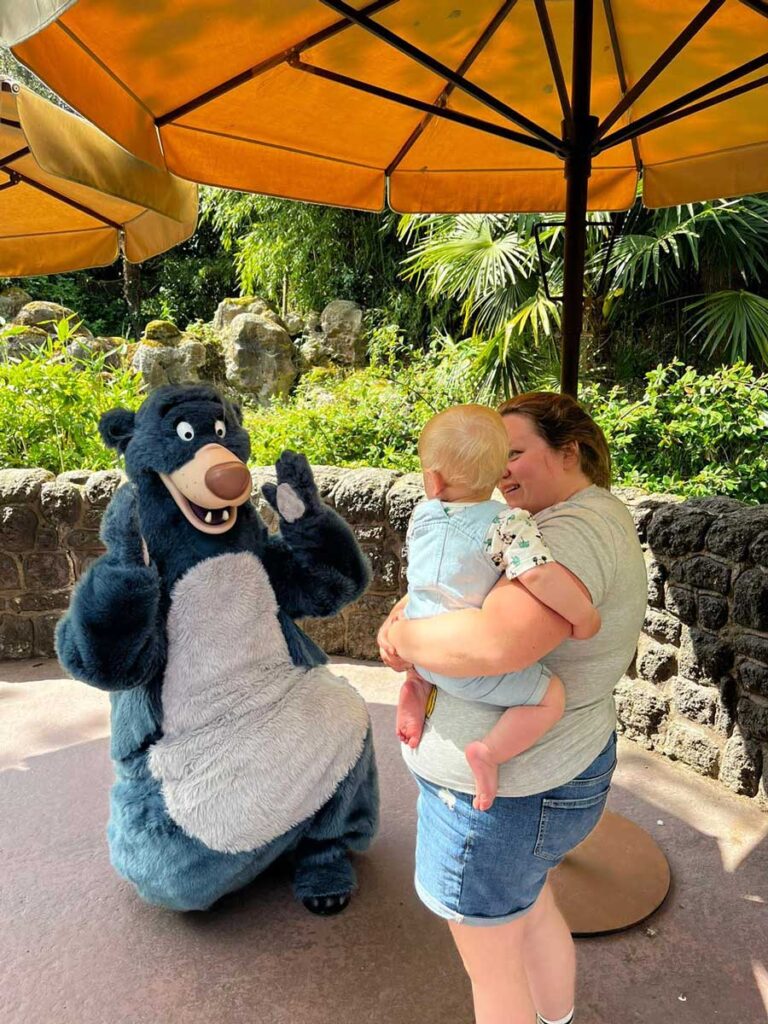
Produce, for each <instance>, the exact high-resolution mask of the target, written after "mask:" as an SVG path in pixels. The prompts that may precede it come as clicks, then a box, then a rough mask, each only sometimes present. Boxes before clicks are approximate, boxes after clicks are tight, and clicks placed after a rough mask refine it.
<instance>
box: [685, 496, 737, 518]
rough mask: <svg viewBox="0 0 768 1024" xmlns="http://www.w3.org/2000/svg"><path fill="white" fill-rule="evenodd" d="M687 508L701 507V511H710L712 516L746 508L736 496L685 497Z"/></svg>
mask: <svg viewBox="0 0 768 1024" xmlns="http://www.w3.org/2000/svg"><path fill="white" fill-rule="evenodd" d="M685 504H686V506H687V507H688V508H693V509H701V510H702V511H703V512H711V513H712V515H713V516H722V515H727V514H728V513H729V512H739V511H740V510H741V509H743V508H746V506H745V504H744V502H743V501H737V500H736V498H725V497H722V496H718V497H716V498H687V499H686V502H685Z"/></svg>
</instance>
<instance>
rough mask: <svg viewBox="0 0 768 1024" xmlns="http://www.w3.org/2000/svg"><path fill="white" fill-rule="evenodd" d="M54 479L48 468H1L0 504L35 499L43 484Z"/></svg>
mask: <svg viewBox="0 0 768 1024" xmlns="http://www.w3.org/2000/svg"><path fill="white" fill-rule="evenodd" d="M53 479H54V476H53V473H49V472H48V470H47V469H0V505H5V504H11V505H12V504H22V503H23V504H27V503H28V502H31V501H34V500H35V499H36V498H37V497H38V496H39V494H40V489H41V488H42V486H43V484H44V483H47V482H48V481H49V480H53Z"/></svg>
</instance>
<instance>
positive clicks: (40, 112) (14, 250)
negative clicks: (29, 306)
mask: <svg viewBox="0 0 768 1024" xmlns="http://www.w3.org/2000/svg"><path fill="white" fill-rule="evenodd" d="M196 221H197V189H196V187H195V186H194V185H192V184H190V183H189V182H187V181H181V180H180V179H178V178H175V177H173V176H172V175H170V174H168V173H167V171H164V170H159V169H158V168H157V167H153V166H151V165H150V164H146V163H144V162H143V161H142V160H138V159H137V158H136V157H134V156H132V155H131V154H130V153H127V152H126V151H125V150H124V149H123V148H122V147H120V146H118V145H116V144H115V143H114V142H113V141H112V139H109V138H107V136H106V135H103V134H102V133H101V132H100V131H98V130H97V129H96V128H94V127H93V125H90V124H88V123H87V122H85V121H83V119H82V118H80V117H77V116H75V115H74V114H70V113H68V112H67V111H65V110H62V109H61V108H59V107H57V106H55V105H54V104H53V103H50V102H49V101H48V100H45V99H42V98H41V97H40V96H36V95H35V94H34V93H33V92H30V90H28V89H25V88H23V87H22V86H19V85H16V84H15V83H13V82H10V81H8V80H6V79H2V80H0V275H2V276H4V277H22V276H26V275H30V274H54V273H59V272H61V271H66V270H81V269H83V268H84V267H94V266H104V265H106V264H109V263H112V262H113V261H114V260H115V259H116V257H117V255H118V252H119V249H120V246H121V245H122V249H123V251H124V253H125V256H126V259H127V260H129V261H130V262H131V263H140V262H141V261H142V260H145V259H147V258H148V257H149V256H154V255H156V254H157V253H159V252H163V251H164V250H166V249H170V248H171V247H172V246H174V245H176V244H177V243H178V242H181V241H183V240H184V239H185V238H188V237H189V236H190V235H191V234H192V232H193V231H194V230H195V224H196Z"/></svg>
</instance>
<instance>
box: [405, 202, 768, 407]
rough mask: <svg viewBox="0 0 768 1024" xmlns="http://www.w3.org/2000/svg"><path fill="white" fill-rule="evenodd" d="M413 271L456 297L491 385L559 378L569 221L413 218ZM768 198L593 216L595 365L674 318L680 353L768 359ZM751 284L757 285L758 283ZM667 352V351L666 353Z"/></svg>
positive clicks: (439, 293) (589, 351) (409, 220)
mask: <svg viewBox="0 0 768 1024" xmlns="http://www.w3.org/2000/svg"><path fill="white" fill-rule="evenodd" d="M399 232H400V235H401V237H402V238H403V239H404V240H405V241H406V243H407V244H408V245H409V247H410V251H409V255H408V257H407V259H406V260H405V262H404V270H405V276H406V277H407V278H411V279H414V280H415V281H416V282H417V283H418V284H419V286H420V287H422V288H424V289H426V290H427V292H428V294H429V296H430V297H431V298H432V299H433V300H434V299H437V298H445V297H450V298H452V299H453V300H454V301H456V302H458V303H459V304H460V307H461V311H462V315H463V323H464V327H465V329H466V330H470V331H471V336H472V338H473V339H474V344H475V349H476V360H477V364H478V367H479V368H480V369H481V371H482V378H483V381H484V387H485V390H486V391H489V392H494V393H509V392H513V391H515V390H518V389H519V388H521V387H525V386H527V385H528V384H529V383H530V381H531V379H532V374H535V375H536V377H537V378H538V379H539V381H540V382H541V380H542V378H543V379H544V380H546V379H547V377H551V378H552V379H553V380H554V379H556V377H557V359H558V351H557V346H556V344H555V335H556V333H557V328H558V326H559V323H560V311H559V305H558V303H557V301H556V297H557V295H558V294H559V292H560V290H561V285H562V270H563V262H562V247H563V226H562V219H561V218H559V219H558V218H555V219H552V218H550V219H548V220H543V219H542V218H541V217H538V216H532V215H530V214H528V215H513V214H487V215H477V214H475V215H459V216H455V215H433V216H414V215H410V216H405V217H402V218H401V220H400V224H399ZM766 251H768V197H765V196H746V197H744V198H741V199H732V200H724V199H721V200H714V201H711V202H706V203H696V204H692V205H689V206H684V207H673V208H670V209H664V210H648V209H645V208H644V207H642V205H641V204H640V203H639V202H638V203H637V204H636V205H635V206H633V207H632V209H631V210H630V211H629V212H628V213H626V214H598V215H593V216H592V217H591V223H590V227H589V229H588V232H587V258H586V274H585V285H584V290H585V335H586V342H587V343H586V344H585V346H584V357H585V362H586V363H587V365H586V366H585V368H584V369H585V370H586V371H587V372H589V370H590V369H592V370H593V371H594V370H595V368H596V367H598V366H599V364H600V363H602V364H608V366H609V367H611V366H612V367H613V371H614V373H613V375H614V376H615V375H616V373H615V371H616V364H617V363H618V362H620V361H621V359H622V358H624V356H625V355H626V353H625V352H624V351H623V347H622V345H621V341H622V339H623V338H625V337H627V336H629V337H635V336H637V335H638V334H644V333H646V332H647V330H648V327H649V325H650V327H651V329H652V330H653V327H654V324H655V325H656V330H657V340H656V347H657V348H658V345H659V340H658V339H659V337H660V330H659V328H660V326H662V325H663V324H664V323H666V325H667V327H668V326H669V323H670V322H671V323H672V332H673V334H674V336H675V353H676V354H677V353H679V352H680V351H681V349H683V348H684V347H685V345H686V344H688V345H696V346H697V347H698V350H699V351H700V352H701V353H702V355H703V357H704V358H706V359H709V360H713V361H714V360H719V361H727V362H735V361H736V360H738V359H741V360H751V361H752V362H754V363H755V364H756V365H758V366H760V365H762V366H765V365H768V299H766V298H765V297H764V296H763V295H761V294H760V293H759V289H761V288H764V286H765V284H766V282H768V260H767V259H766V255H765V253H766ZM751 289H758V290H757V291H755V290H751ZM656 355H658V352H657V353H656Z"/></svg>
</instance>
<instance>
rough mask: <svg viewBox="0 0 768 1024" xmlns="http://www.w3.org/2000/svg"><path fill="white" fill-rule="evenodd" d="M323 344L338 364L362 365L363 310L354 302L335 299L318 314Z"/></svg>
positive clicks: (363, 348)
mask: <svg viewBox="0 0 768 1024" xmlns="http://www.w3.org/2000/svg"><path fill="white" fill-rule="evenodd" d="M320 325H321V327H322V328H323V339H324V343H325V345H326V346H327V347H328V348H329V349H330V350H331V357H332V359H333V361H334V362H335V363H338V364H339V365H340V366H362V364H363V362H364V360H365V343H364V341H363V331H362V327H363V311H362V309H361V308H360V306H358V304H357V303H356V302H347V301H346V299H335V300H334V301H333V302H329V303H328V305H327V306H326V307H325V309H324V310H323V312H322V313H321V314H320Z"/></svg>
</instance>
